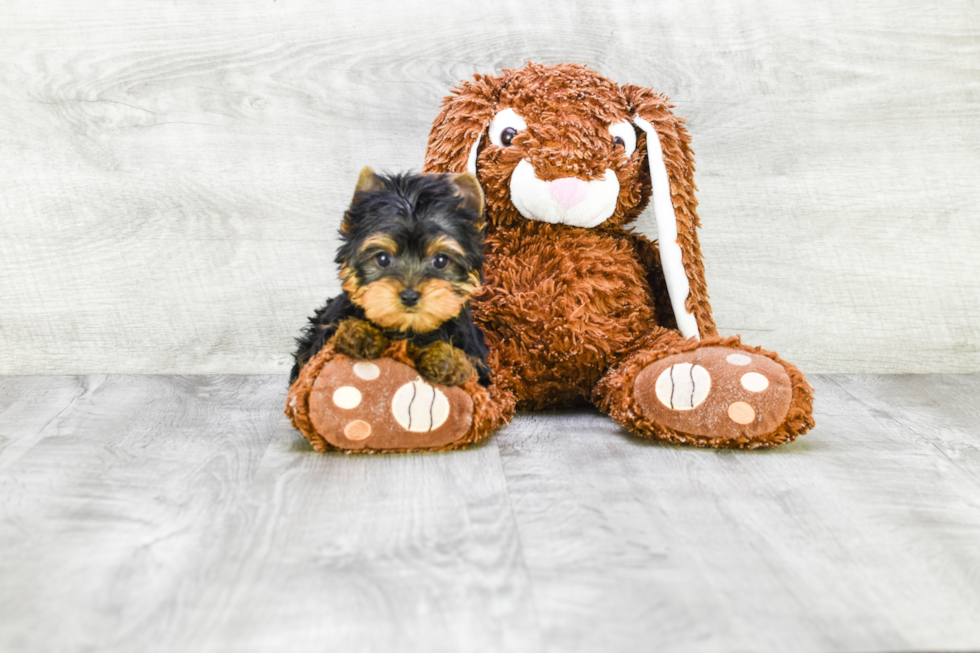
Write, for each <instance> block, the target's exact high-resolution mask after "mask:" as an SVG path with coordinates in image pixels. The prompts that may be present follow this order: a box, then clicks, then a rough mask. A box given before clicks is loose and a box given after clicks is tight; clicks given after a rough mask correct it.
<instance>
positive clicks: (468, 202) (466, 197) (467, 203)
mask: <svg viewBox="0 0 980 653" xmlns="http://www.w3.org/2000/svg"><path fill="white" fill-rule="evenodd" d="M452 182H453V186H455V187H456V195H458V196H459V197H461V198H462V200H463V201H462V202H461V204H462V205H463V206H464V207H466V208H468V209H470V210H472V211H473V212H474V213H476V214H477V215H478V216H479V217H480V218H481V220H480V223H481V224H482V223H483V220H482V218H483V190H482V189H481V188H480V182H478V181H477V180H476V175H474V174H473V173H472V172H464V173H463V174H461V175H453V176H452ZM481 228H482V227H481Z"/></svg>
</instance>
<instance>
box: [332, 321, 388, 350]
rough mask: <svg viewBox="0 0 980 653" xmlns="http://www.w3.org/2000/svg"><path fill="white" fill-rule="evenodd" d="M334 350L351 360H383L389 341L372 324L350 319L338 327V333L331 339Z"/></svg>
mask: <svg viewBox="0 0 980 653" xmlns="http://www.w3.org/2000/svg"><path fill="white" fill-rule="evenodd" d="M330 342H331V344H333V347H334V349H335V350H336V351H337V352H339V353H341V354H347V355H348V356H350V357H351V358H358V359H361V360H373V359H375V358H381V354H382V352H384V350H385V349H386V348H387V347H388V339H387V338H386V337H385V336H384V334H383V333H381V331H380V330H379V329H378V328H377V327H375V326H374V325H372V324H371V323H370V322H365V321H364V320H358V319H356V318H350V319H347V320H344V321H343V322H341V323H340V324H339V325H337V333H335V334H334V335H333V338H331V339H330Z"/></svg>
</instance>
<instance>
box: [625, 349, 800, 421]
mask: <svg viewBox="0 0 980 653" xmlns="http://www.w3.org/2000/svg"><path fill="white" fill-rule="evenodd" d="M633 394H634V396H635V397H636V401H637V403H638V404H639V406H640V410H641V412H642V413H643V415H644V416H645V417H646V418H647V419H650V420H653V421H655V422H657V423H659V424H662V425H663V426H666V427H668V428H671V429H674V430H675V431H679V432H681V433H688V434H690V435H698V436H707V437H712V438H715V437H738V436H748V437H757V436H760V435H765V434H767V433H770V432H772V431H773V430H774V429H775V428H776V427H777V426H779V424H780V423H782V421H783V419H784V418H785V417H786V414H787V413H788V412H789V405H790V399H791V398H792V387H791V384H790V379H789V375H788V374H786V370H785V369H783V366H782V365H780V364H779V363H777V362H776V361H774V360H772V359H771V358H768V357H766V356H762V355H759V354H754V353H751V352H747V351H742V350H739V349H730V348H728V347H701V348H699V349H695V350H693V351H688V352H684V353H680V354H673V355H672V356H668V357H666V358H664V359H661V360H659V361H656V362H654V363H651V364H650V365H648V366H647V367H646V368H644V369H643V371H642V372H640V374H639V375H638V376H637V377H636V383H635V384H634V386H633Z"/></svg>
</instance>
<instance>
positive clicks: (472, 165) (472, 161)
mask: <svg viewBox="0 0 980 653" xmlns="http://www.w3.org/2000/svg"><path fill="white" fill-rule="evenodd" d="M481 140H483V132H480V133H479V135H477V137H476V142H475V143H473V147H471V148H470V156H469V158H468V159H467V160H466V172H469V173H471V174H472V175H473V176H474V177H476V155H477V152H479V151H480V141H481Z"/></svg>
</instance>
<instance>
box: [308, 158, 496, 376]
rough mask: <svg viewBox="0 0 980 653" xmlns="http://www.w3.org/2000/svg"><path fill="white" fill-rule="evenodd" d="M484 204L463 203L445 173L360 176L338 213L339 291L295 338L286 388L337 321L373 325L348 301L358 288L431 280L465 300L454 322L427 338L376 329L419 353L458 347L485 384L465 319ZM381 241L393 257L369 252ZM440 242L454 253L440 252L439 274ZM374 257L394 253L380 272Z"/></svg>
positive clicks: (474, 336) (476, 338) (483, 356)
mask: <svg viewBox="0 0 980 653" xmlns="http://www.w3.org/2000/svg"><path fill="white" fill-rule="evenodd" d="M365 179H367V181H365ZM477 192H479V191H477ZM482 201H483V200H482V195H481V196H480V197H479V202H476V201H475V200H474V198H472V197H470V198H469V200H468V201H467V199H466V198H465V197H463V196H461V194H460V187H459V186H457V185H456V184H454V182H453V181H452V176H450V175H418V174H411V173H406V174H396V175H374V174H373V173H372V174H371V175H368V177H365V174H364V173H362V177H361V181H360V182H359V183H358V191H357V192H356V193H355V195H354V200H353V202H352V203H351V206H350V209H349V210H348V211H347V212H346V214H345V215H344V222H343V225H342V228H341V231H340V237H341V240H342V245H341V247H340V248H339V250H338V252H337V257H336V262H337V263H338V264H339V265H340V266H341V277H342V278H343V279H344V288H345V290H344V291H343V293H342V294H340V295H339V296H337V297H334V298H333V299H330V300H328V301H327V303H326V304H325V305H324V306H323V307H322V308H320V309H318V310H317V311H316V314H315V315H314V316H313V317H311V318H310V320H309V324H308V325H307V326H306V327H305V328H304V330H303V333H302V335H301V336H300V337H299V338H297V339H296V343H297V350H296V352H295V353H294V354H293V358H294V360H295V364H294V365H293V369H292V372H291V374H290V383H292V382H293V381H295V380H296V378H297V377H298V376H299V371H300V369H301V368H302V367H303V365H305V364H306V362H307V361H309V360H310V358H312V357H313V356H314V355H315V354H316V353H317V352H318V351H320V349H322V348H323V346H324V345H325V344H326V343H327V341H328V340H330V338H331V337H333V335H334V334H335V333H336V332H337V327H338V324H339V323H340V322H342V321H343V320H346V319H350V318H355V319H359V320H364V321H368V322H370V321H371V320H369V318H368V316H367V315H366V314H365V311H364V308H362V306H360V305H358V304H357V303H356V302H355V301H354V300H352V296H351V293H352V292H354V293H355V294H356V290H357V289H361V288H364V287H366V286H369V285H370V284H374V283H389V284H395V285H396V286H397V287H398V288H407V289H415V288H416V287H420V286H421V287H424V286H425V284H426V282H431V281H435V282H439V283H445V284H448V285H449V286H451V287H452V288H453V289H454V290H456V292H457V294H458V295H459V297H460V301H462V300H464V299H465V300H466V301H465V304H463V305H462V308H461V310H460V311H459V313H458V314H456V315H455V317H453V318H451V319H448V320H447V321H445V322H443V323H442V324H441V325H440V326H439V327H438V328H436V329H434V330H430V331H427V332H425V333H417V332H416V331H414V330H412V329H405V328H383V327H379V328H380V329H381V330H382V331H383V333H384V336H385V337H387V338H388V339H389V340H408V341H409V342H410V343H411V344H413V345H415V346H417V347H419V348H420V349H424V348H426V347H428V346H429V345H431V344H433V343H435V342H438V341H442V342H447V343H449V344H451V345H453V346H454V347H456V348H457V349H461V350H462V351H463V352H464V353H466V354H467V355H468V356H469V358H470V361H471V362H472V363H473V365H474V367H475V368H476V370H477V373H478V375H479V381H480V384H481V385H483V386H485V387H486V386H489V385H490V371H489V368H488V367H487V364H486V360H487V346H486V343H485V342H484V339H483V333H482V332H481V331H480V330H479V328H478V327H477V326H476V325H475V324H474V323H473V320H472V318H471V316H470V308H469V301H468V298H469V295H468V294H467V293H469V292H472V291H473V290H475V288H476V287H477V286H478V284H479V282H482V280H483V274H482V270H483V262H484V259H483V234H482V227H483V219H482ZM372 239H374V240H372ZM379 239H380V240H383V241H384V242H385V243H387V244H388V245H389V247H391V248H394V249H395V250H396V251H394V252H387V251H385V250H380V249H379V248H377V247H372V246H371V243H372V242H374V241H376V240H379ZM443 241H449V242H452V243H454V244H455V246H454V248H453V250H452V251H446V250H444V249H443V250H440V255H442V256H444V257H445V258H448V259H449V260H448V263H447V264H446V265H445V267H444V268H437V267H435V266H434V265H433V264H432V256H431V254H430V252H431V251H432V249H431V248H432V247H433V244H434V243H439V242H443ZM379 252H380V253H381V254H383V255H387V254H389V253H390V254H392V256H391V257H390V258H391V261H390V262H388V264H387V265H385V266H384V267H382V266H380V265H379V264H378V260H379V259H378V257H379ZM441 262H442V261H440V263H441ZM474 282H477V283H476V284H474ZM375 326H378V325H377V324H375Z"/></svg>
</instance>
